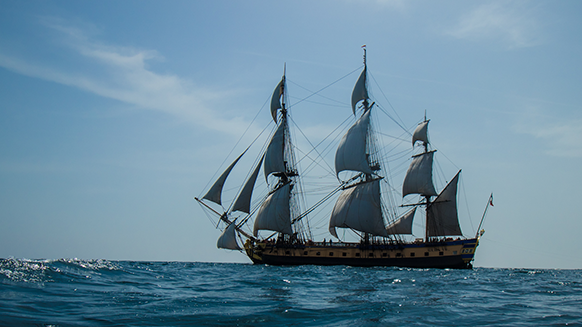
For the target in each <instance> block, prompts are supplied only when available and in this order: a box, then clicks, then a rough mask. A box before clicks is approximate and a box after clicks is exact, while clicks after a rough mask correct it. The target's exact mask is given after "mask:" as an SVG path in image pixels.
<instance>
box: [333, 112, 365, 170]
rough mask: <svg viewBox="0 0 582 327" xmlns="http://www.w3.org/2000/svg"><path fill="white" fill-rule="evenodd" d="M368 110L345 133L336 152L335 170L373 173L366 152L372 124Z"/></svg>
mask: <svg viewBox="0 0 582 327" xmlns="http://www.w3.org/2000/svg"><path fill="white" fill-rule="evenodd" d="M371 111H372V109H369V110H367V111H366V112H364V114H363V115H362V116H361V117H360V119H358V121H356V123H355V124H354V125H353V126H352V127H351V128H350V129H349V130H348V132H347V133H346V134H345V135H344V137H343V138H342V140H341V141H340V144H339V146H338V148H337V151H336V153H335V171H336V174H337V175H339V173H340V172H341V171H344V170H353V171H359V172H362V173H365V174H371V173H372V169H371V168H370V164H369V163H368V154H367V153H366V139H367V135H368V128H369V126H370V112H371Z"/></svg>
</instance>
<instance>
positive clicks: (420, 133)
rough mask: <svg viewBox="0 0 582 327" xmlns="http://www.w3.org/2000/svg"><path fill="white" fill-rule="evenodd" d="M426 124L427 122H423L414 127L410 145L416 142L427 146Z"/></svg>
mask: <svg viewBox="0 0 582 327" xmlns="http://www.w3.org/2000/svg"><path fill="white" fill-rule="evenodd" d="M428 122H429V120H425V121H423V122H422V123H420V124H418V126H416V129H415V130H414V133H413V134H412V145H414V143H416V141H422V142H424V144H428V143H429V142H428Z"/></svg>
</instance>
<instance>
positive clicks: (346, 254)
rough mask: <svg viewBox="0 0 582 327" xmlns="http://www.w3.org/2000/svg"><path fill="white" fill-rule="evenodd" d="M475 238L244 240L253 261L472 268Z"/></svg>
mask: <svg viewBox="0 0 582 327" xmlns="http://www.w3.org/2000/svg"><path fill="white" fill-rule="evenodd" d="M478 243H479V242H478V239H467V240H457V241H449V242H439V243H411V244H401V245H374V246H362V245H360V244H355V243H352V244H345V243H342V244H340V245H336V246H333V245H325V244H312V245H303V244H293V245H285V244H269V243H257V244H254V243H251V242H249V243H247V244H245V250H246V252H247V255H248V256H249V258H250V259H251V260H252V261H253V263H255V264H268V265H275V266H286V265H289V266H296V265H321V266H333V265H345V266H357V267H372V266H385V267H409V268H452V269H471V268H472V264H471V262H472V261H473V257H474V255H475V249H476V248H477V245H478Z"/></svg>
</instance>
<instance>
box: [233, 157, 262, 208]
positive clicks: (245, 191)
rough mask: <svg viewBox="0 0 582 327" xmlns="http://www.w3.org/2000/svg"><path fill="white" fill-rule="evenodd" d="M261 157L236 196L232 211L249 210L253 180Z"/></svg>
mask: <svg viewBox="0 0 582 327" xmlns="http://www.w3.org/2000/svg"><path fill="white" fill-rule="evenodd" d="M263 158H264V156H263V157H261V160H259V163H258V164H257V167H255V170H254V171H253V173H252V175H251V177H249V179H248V180H247V182H246V183H245V185H244V186H243V188H242V191H241V192H240V194H239V195H238V197H237V198H236V201H235V202H234V204H233V205H232V211H237V210H238V211H242V212H246V213H250V212H251V198H252V195H253V188H254V187H255V182H256V181H257V176H258V175H259V170H260V169H261V163H263Z"/></svg>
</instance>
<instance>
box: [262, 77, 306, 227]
mask: <svg viewBox="0 0 582 327" xmlns="http://www.w3.org/2000/svg"><path fill="white" fill-rule="evenodd" d="M286 95H287V92H286V77H285V74H284V75H283V77H282V79H281V82H279V84H278V85H277V87H276V88H275V90H274V91H273V96H272V98H271V116H272V117H273V120H274V121H275V123H277V124H278V125H277V130H276V131H275V133H274V134H273V137H272V138H271V141H270V142H269V145H268V147H267V150H266V152H265V157H264V158H265V159H264V160H265V162H264V173H265V179H266V181H267V183H269V180H270V176H272V177H274V180H275V181H274V182H273V183H271V185H272V187H271V189H270V191H269V195H268V196H267V199H266V200H265V202H263V204H262V205H261V207H260V208H259V210H258V212H257V216H256V218H255V222H254V226H253V235H254V236H255V237H257V236H258V232H259V230H270V231H274V232H277V233H279V234H280V236H282V237H283V238H294V237H297V235H298V231H294V228H293V224H292V222H293V221H294V220H295V219H293V217H297V216H298V215H299V205H298V201H297V199H296V196H295V195H296V193H297V191H296V188H297V186H298V183H299V174H298V172H297V167H296V161H295V154H294V151H293V145H292V144H291V135H290V130H289V117H288V109H287V96H286ZM271 180H272V179H271Z"/></svg>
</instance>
